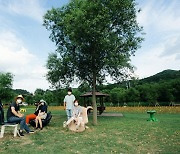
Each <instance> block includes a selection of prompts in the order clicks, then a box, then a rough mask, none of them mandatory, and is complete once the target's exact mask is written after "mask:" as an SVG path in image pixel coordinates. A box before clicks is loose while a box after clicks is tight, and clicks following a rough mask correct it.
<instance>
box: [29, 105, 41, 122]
mask: <svg viewBox="0 0 180 154" xmlns="http://www.w3.org/2000/svg"><path fill="white" fill-rule="evenodd" d="M35 105H36V110H35V112H34V113H32V114H29V115H27V116H26V124H29V121H30V120H34V119H36V117H37V116H38V113H39V110H40V108H41V102H36V103H35Z"/></svg>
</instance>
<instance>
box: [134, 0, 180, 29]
mask: <svg viewBox="0 0 180 154" xmlns="http://www.w3.org/2000/svg"><path fill="white" fill-rule="evenodd" d="M167 2H168V1H166V2H165V1H164V0H160V1H157V0H151V1H148V2H147V3H144V4H143V5H142V6H140V7H141V8H142V11H141V12H140V14H139V15H138V17H137V20H138V22H139V23H140V24H141V25H143V26H144V27H145V30H146V31H148V32H152V29H153V30H156V31H158V32H167V31H172V30H173V31H179V27H180V10H179V8H178V6H180V3H179V1H178V0H174V1H171V2H170V3H167Z"/></svg>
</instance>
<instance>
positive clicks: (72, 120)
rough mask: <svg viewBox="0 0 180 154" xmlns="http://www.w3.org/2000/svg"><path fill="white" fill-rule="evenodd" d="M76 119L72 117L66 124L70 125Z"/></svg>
mask: <svg viewBox="0 0 180 154" xmlns="http://www.w3.org/2000/svg"><path fill="white" fill-rule="evenodd" d="M73 120H74V117H71V118H70V119H69V120H68V121H67V122H66V125H69V124H70V123H71V122H72V121H73Z"/></svg>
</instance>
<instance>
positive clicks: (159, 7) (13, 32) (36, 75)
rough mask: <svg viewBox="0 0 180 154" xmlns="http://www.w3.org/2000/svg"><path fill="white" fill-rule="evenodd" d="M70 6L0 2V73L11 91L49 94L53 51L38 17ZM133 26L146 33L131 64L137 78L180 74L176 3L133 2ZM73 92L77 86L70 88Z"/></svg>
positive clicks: (45, 0) (38, 0)
mask: <svg viewBox="0 0 180 154" xmlns="http://www.w3.org/2000/svg"><path fill="white" fill-rule="evenodd" d="M68 2H69V0H0V72H11V73H13V74H14V82H13V88H21V89H26V90H28V91H30V92H33V91H34V90H35V89H36V88H42V89H47V88H48V87H49V86H50V85H49V83H48V82H47V81H46V78H45V74H46V73H47V69H46V67H45V64H46V61H47V57H48V53H50V52H53V51H54V50H55V45H54V43H52V42H51V40H50V39H49V32H48V31H47V30H46V29H45V27H43V26H42V23H43V20H42V16H43V15H44V14H45V13H46V11H47V10H48V9H51V8H52V7H55V8H56V7H62V6H63V5H65V4H67V3H68ZM137 3H138V6H137V7H138V8H141V9H142V11H141V13H140V14H138V17H137V20H138V22H139V24H140V25H141V26H143V27H144V32H145V33H146V35H145V36H144V37H145V41H144V42H143V43H142V47H141V48H140V49H138V51H137V52H136V54H135V57H132V64H133V65H134V66H135V67H136V69H135V74H136V76H137V77H139V78H144V77H147V76H150V75H154V74H155V73H158V72H160V71H163V70H165V69H174V70H179V69H180V9H179V8H180V1H179V0H158V1H157V0H137ZM74 86H77V85H74Z"/></svg>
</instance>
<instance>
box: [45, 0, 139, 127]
mask: <svg viewBox="0 0 180 154" xmlns="http://www.w3.org/2000/svg"><path fill="white" fill-rule="evenodd" d="M138 11H139V10H136V3H135V1H134V0H71V1H70V3H69V4H68V5H66V6H64V7H62V8H57V9H55V8H52V9H51V10H49V11H47V13H46V14H45V16H44V26H45V27H46V29H47V30H50V31H51V34H50V38H51V40H52V41H53V42H55V43H56V46H57V50H56V52H55V53H51V54H50V55H49V58H48V62H47V68H48V70H49V71H48V74H47V79H48V80H49V81H50V82H51V84H52V85H53V86H55V87H59V86H64V85H68V84H69V83H71V82H72V81H73V80H74V79H75V80H76V79H77V80H80V81H88V82H89V84H90V85H91V87H92V91H93V97H92V102H93V123H94V124H97V106H96V97H95V91H96V84H97V83H102V82H104V81H105V79H106V76H108V75H109V76H111V77H112V79H115V80H121V79H122V77H126V75H127V73H126V72H127V71H126V69H128V70H131V69H132V66H131V65H130V56H131V55H133V54H134V53H135V51H136V50H137V49H138V47H139V45H140V43H141V41H142V38H141V34H140V32H141V30H142V27H140V26H139V25H138V23H137V21H136V15H137V12H138Z"/></svg>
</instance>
